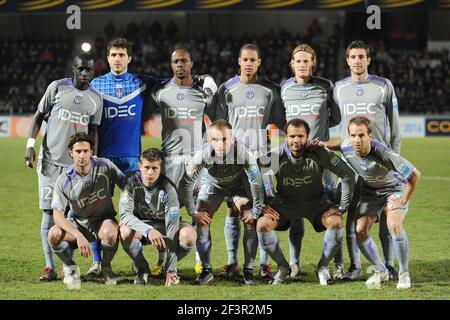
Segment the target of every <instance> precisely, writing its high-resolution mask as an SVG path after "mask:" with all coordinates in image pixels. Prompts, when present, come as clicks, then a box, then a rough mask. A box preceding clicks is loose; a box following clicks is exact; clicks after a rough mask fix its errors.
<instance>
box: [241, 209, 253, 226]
mask: <svg viewBox="0 0 450 320" xmlns="http://www.w3.org/2000/svg"><path fill="white" fill-rule="evenodd" d="M241 221H242V222H243V223H245V224H254V223H255V222H256V219H255V217H254V216H253V213H252V210H244V211H243V212H242V215H241Z"/></svg>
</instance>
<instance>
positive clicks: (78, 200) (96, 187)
mask: <svg viewBox="0 0 450 320" xmlns="http://www.w3.org/2000/svg"><path fill="white" fill-rule="evenodd" d="M124 183H125V176H124V174H123V173H122V171H120V170H119V168H117V166H116V165H115V164H113V163H112V162H111V161H109V160H108V159H104V158H97V157H92V159H91V168H90V171H89V174H87V175H86V176H81V175H80V174H79V173H78V172H77V171H76V169H75V165H71V166H70V167H68V168H67V170H66V171H65V172H64V173H62V174H61V175H60V176H59V177H58V180H56V185H55V190H54V192H53V199H52V209H56V210H60V211H65V209H66V207H67V206H68V205H70V211H71V217H72V218H73V219H75V220H78V219H80V220H88V221H89V220H91V221H98V220H104V219H108V218H113V217H114V216H115V215H116V211H115V210H114V205H113V202H112V194H113V190H114V185H115V184H117V185H118V186H119V187H120V188H122V187H123V185H124Z"/></svg>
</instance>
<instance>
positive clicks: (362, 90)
mask: <svg viewBox="0 0 450 320" xmlns="http://www.w3.org/2000/svg"><path fill="white" fill-rule="evenodd" d="M363 94H364V89H363V88H356V95H357V96H358V97H360V96H362V95H363Z"/></svg>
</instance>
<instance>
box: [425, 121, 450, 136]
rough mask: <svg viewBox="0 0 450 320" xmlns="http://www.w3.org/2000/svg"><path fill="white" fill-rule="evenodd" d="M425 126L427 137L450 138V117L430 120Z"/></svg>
mask: <svg viewBox="0 0 450 320" xmlns="http://www.w3.org/2000/svg"><path fill="white" fill-rule="evenodd" d="M425 125H426V136H450V117H449V118H428V119H426V120H425Z"/></svg>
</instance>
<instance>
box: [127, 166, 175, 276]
mask: <svg viewBox="0 0 450 320" xmlns="http://www.w3.org/2000/svg"><path fill="white" fill-rule="evenodd" d="M119 208H120V209H119V210H120V223H121V224H124V225H126V226H127V227H129V228H130V229H132V230H135V231H137V232H139V233H140V234H142V235H143V236H144V237H147V236H148V233H149V232H150V231H151V230H152V229H153V227H151V224H152V223H165V227H166V233H165V235H166V236H167V242H166V244H167V248H168V255H167V261H166V266H165V267H166V270H176V266H177V255H176V253H177V245H178V236H177V235H178V234H177V232H178V229H179V225H180V207H179V204H178V195H177V191H176V189H175V187H174V186H173V184H171V182H170V181H169V180H168V179H167V178H166V177H165V176H163V175H161V176H160V178H159V180H158V182H157V183H156V185H155V186H154V187H153V188H147V187H145V185H144V183H143V181H142V176H141V172H140V171H137V172H134V173H132V174H131V175H130V176H128V177H127V182H126V185H125V188H124V190H123V191H122V193H121V195H120V201H119Z"/></svg>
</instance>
